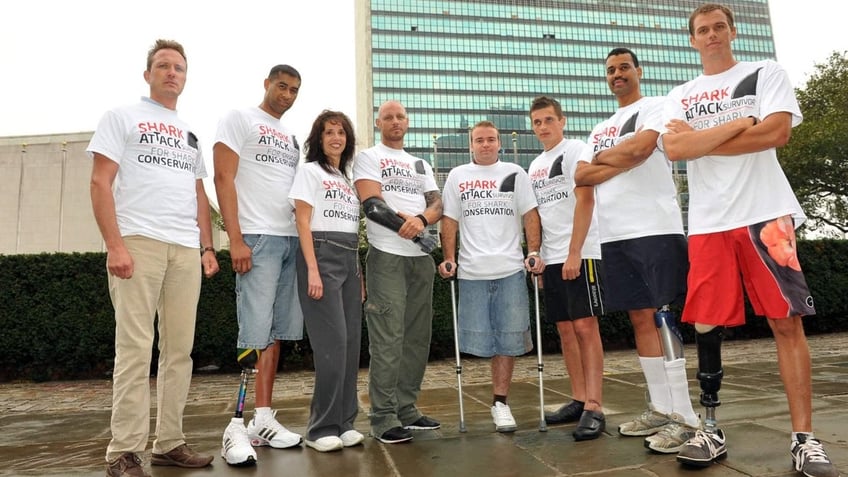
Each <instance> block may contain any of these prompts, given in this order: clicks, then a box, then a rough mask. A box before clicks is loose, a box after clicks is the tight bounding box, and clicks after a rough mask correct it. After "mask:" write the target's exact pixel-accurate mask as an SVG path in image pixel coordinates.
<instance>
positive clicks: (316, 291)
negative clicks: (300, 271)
mask: <svg viewBox="0 0 848 477" xmlns="http://www.w3.org/2000/svg"><path fill="white" fill-rule="evenodd" d="M312 209H313V207H312V205H310V204H309V203H307V202H304V201H302V200H297V199H295V201H294V220H295V224H296V226H297V236H298V240H300V251H301V253H303V260H304V261H305V262H306V274H307V277H308V278H307V284H306V294H307V295H309V298H312V299H313V300H320V299H321V297H323V296H324V282H323V281H322V280H321V274H320V272H319V270H318V259H317V258H315V244H314V243H313V242H312Z"/></svg>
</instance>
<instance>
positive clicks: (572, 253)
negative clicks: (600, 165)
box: [562, 187, 595, 280]
mask: <svg viewBox="0 0 848 477" xmlns="http://www.w3.org/2000/svg"><path fill="white" fill-rule="evenodd" d="M574 198H575V200H576V201H577V204H576V205H575V207H574V222H573V225H572V229H571V242H569V244H568V257H567V258H566V259H565V264H564V265H563V266H562V279H563V280H573V279H575V278H577V277H579V276H580V268H581V265H582V262H583V255H582V254H583V244H584V243H586V236H587V235H588V234H589V226H590V225H591V224H592V212H593V210H594V209H595V189H594V187H575V188H574Z"/></svg>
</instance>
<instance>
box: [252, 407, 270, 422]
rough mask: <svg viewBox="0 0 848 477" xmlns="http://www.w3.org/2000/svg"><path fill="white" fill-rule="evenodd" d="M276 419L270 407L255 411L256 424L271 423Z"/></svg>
mask: <svg viewBox="0 0 848 477" xmlns="http://www.w3.org/2000/svg"><path fill="white" fill-rule="evenodd" d="M273 418H274V413H273V412H272V411H271V408H270V407H257V408H256V409H254V410H253V419H255V420H256V422H265V421H270V420H271V419H273Z"/></svg>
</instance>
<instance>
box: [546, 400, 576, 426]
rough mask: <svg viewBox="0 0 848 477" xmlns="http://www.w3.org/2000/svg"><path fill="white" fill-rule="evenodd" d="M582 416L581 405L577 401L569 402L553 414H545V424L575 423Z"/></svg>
mask: <svg viewBox="0 0 848 477" xmlns="http://www.w3.org/2000/svg"><path fill="white" fill-rule="evenodd" d="M582 414H583V403H582V402H579V401H571V402H570V403H568V404H563V405H562V406H560V408H559V409H557V410H556V411H554V412H546V413H545V422H546V423H548V424H565V423H567V422H577V421H578V420H579V419H580V416H581V415H582Z"/></svg>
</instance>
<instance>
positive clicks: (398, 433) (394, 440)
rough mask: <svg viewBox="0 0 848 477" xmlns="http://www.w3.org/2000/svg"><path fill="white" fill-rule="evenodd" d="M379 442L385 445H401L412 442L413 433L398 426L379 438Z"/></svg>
mask: <svg viewBox="0 0 848 477" xmlns="http://www.w3.org/2000/svg"><path fill="white" fill-rule="evenodd" d="M377 440H378V441H380V442H382V443H383V444H400V443H401V442H409V441H411V440H412V432H410V431H408V430H406V429H404V428H402V427H400V426H398V427H393V428H391V429H389V430H388V431H386V432H384V433H382V434H380V435H379V436H377Z"/></svg>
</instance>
